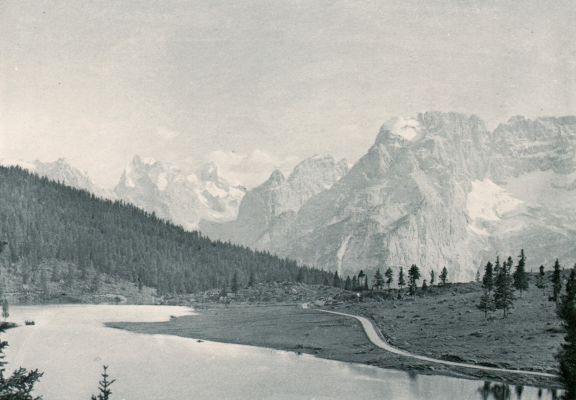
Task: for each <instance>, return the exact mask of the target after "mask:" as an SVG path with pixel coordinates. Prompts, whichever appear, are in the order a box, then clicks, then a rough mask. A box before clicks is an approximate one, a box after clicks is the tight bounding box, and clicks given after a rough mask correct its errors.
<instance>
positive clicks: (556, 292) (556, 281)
mask: <svg viewBox="0 0 576 400" xmlns="http://www.w3.org/2000/svg"><path fill="white" fill-rule="evenodd" d="M561 290H562V268H561V267H560V262H559V261H558V259H556V262H555V263H554V272H552V301H554V302H555V303H558V301H559V300H560V291H561Z"/></svg>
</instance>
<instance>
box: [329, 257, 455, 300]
mask: <svg viewBox="0 0 576 400" xmlns="http://www.w3.org/2000/svg"><path fill="white" fill-rule="evenodd" d="M421 278H422V274H421V272H420V268H419V267H418V266H417V265H416V264H412V265H411V266H410V268H409V269H408V273H407V276H406V274H405V273H404V267H399V268H398V272H397V278H396V279H397V280H396V281H395V280H394V270H393V269H392V267H388V268H386V270H385V271H384V274H382V272H380V268H378V269H377V270H376V273H375V274H374V277H373V279H372V281H370V279H369V277H368V274H367V273H365V272H364V271H363V270H360V272H358V274H354V275H352V277H350V275H347V276H346V279H342V278H341V277H340V276H339V275H338V271H336V272H334V273H333V274H332V278H331V279H330V277H326V278H325V281H324V285H326V286H334V287H337V288H340V289H344V290H350V291H356V292H358V291H382V290H386V289H387V290H390V289H392V285H393V284H394V282H397V284H396V287H397V288H398V289H399V291H398V296H399V297H401V296H402V291H403V290H404V288H405V287H406V286H407V287H408V293H409V294H410V295H415V294H416V291H417V290H418V288H419V286H418V285H419V281H420V279H421ZM406 279H408V281H406ZM439 279H440V281H439V282H438V283H439V284H440V285H446V283H447V282H448V269H447V268H446V267H444V268H442V270H441V272H440V275H439ZM434 284H436V272H435V271H434V270H430V280H429V281H428V280H426V279H423V280H422V284H421V286H420V288H421V289H422V290H424V291H425V290H427V289H428V288H429V287H430V286H434Z"/></svg>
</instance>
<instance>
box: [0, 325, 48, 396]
mask: <svg viewBox="0 0 576 400" xmlns="http://www.w3.org/2000/svg"><path fill="white" fill-rule="evenodd" d="M5 330H6V326H5V325H2V324H0V333H2V332H4V331H5ZM6 347H8V342H5V341H0V399H2V400H4V399H6V400H41V399H42V398H41V397H35V396H33V395H32V391H33V390H34V385H35V384H36V382H38V380H39V379H40V378H41V377H42V375H43V374H42V373H41V372H38V370H36V369H35V370H32V371H28V370H26V369H24V368H18V369H17V370H16V371H14V372H13V373H12V375H10V376H5V373H6V368H5V366H6V364H7V362H6V361H4V349H5V348H6Z"/></svg>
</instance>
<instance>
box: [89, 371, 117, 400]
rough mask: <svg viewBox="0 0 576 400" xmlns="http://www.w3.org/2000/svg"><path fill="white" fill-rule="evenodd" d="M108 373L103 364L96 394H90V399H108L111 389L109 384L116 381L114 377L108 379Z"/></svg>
mask: <svg viewBox="0 0 576 400" xmlns="http://www.w3.org/2000/svg"><path fill="white" fill-rule="evenodd" d="M109 377H110V375H108V366H107V365H104V366H103V372H102V380H101V381H100V382H98V392H99V393H98V396H94V395H92V400H109V399H110V395H111V394H112V391H111V390H110V386H111V385H112V384H113V383H114V382H116V379H112V380H108V378H109Z"/></svg>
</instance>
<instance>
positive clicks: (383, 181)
mask: <svg viewBox="0 0 576 400" xmlns="http://www.w3.org/2000/svg"><path fill="white" fill-rule="evenodd" d="M3 163H4V162H3ZM20 164H22V163H20ZM25 167H26V168H28V169H30V170H33V171H35V172H37V173H38V174H40V175H44V176H48V177H49V178H51V179H53V180H57V181H62V182H64V183H66V184H68V185H70V186H74V187H78V188H82V189H86V190H89V191H91V192H95V193H97V194H100V195H102V196H104V197H112V198H118V199H122V200H124V201H127V202H130V203H133V204H134V205H136V206H138V207H140V208H143V209H145V210H146V211H149V212H154V213H155V214H156V215H157V216H158V217H161V218H164V219H168V220H171V221H173V222H175V223H177V224H179V225H182V226H184V227H185V228H186V229H189V230H191V229H200V230H201V231H202V233H203V234H205V235H207V236H209V237H210V238H213V239H219V240H223V241H231V242H233V243H237V244H241V245H245V246H248V247H252V248H256V249H260V250H266V251H270V252H272V253H274V254H278V255H280V256H284V257H289V258H292V259H295V260H297V261H299V262H303V263H306V264H307V265H314V266H318V267H321V268H324V269H327V270H331V271H338V272H339V274H341V275H346V274H352V273H356V272H358V271H359V270H360V269H363V270H368V271H373V270H375V269H376V268H386V267H388V266H392V267H393V268H394V269H395V270H397V269H398V268H399V267H407V266H410V265H411V264H413V263H415V264H417V265H419V266H420V267H421V268H422V269H423V272H424V275H425V277H427V273H428V272H429V271H430V270H435V271H437V272H438V271H439V270H440V269H441V268H442V267H444V266H446V267H447V268H448V270H449V279H450V280H470V279H473V277H474V275H475V274H476V271H477V270H478V269H479V268H480V267H481V266H483V265H484V264H485V263H486V262H487V261H488V260H493V259H494V257H495V256H496V255H497V254H498V255H500V256H501V257H507V256H508V255H512V256H516V255H517V254H518V253H519V252H520V249H521V248H524V249H525V250H526V253H527V255H528V260H527V262H528V269H533V270H536V269H537V268H538V266H539V265H540V264H544V265H546V266H550V264H551V263H553V261H554V259H555V258H556V257H559V258H560V259H561V260H565V261H566V262H573V261H574V260H575V259H576V246H575V245H574V243H576V117H573V116H568V117H543V118H536V119H527V118H524V117H520V116H518V117H513V118H510V119H509V120H508V121H507V122H506V123H502V124H500V125H498V126H497V127H496V128H495V129H492V130H490V129H488V128H487V127H486V125H485V123H484V122H483V121H482V120H481V119H479V118H478V117H476V116H473V115H465V114H460V113H442V112H426V113H421V114H419V115H417V116H415V117H413V118H401V117H398V118H394V119H392V120H390V121H388V122H387V123H385V124H384V125H383V126H382V128H381V129H380V131H379V132H378V134H377V136H376V139H375V141H374V144H373V145H372V146H371V147H370V148H369V149H368V151H367V153H366V154H365V155H364V156H363V157H361V158H360V159H359V160H358V161H357V162H356V163H355V164H354V165H353V166H351V167H349V165H348V163H347V162H346V161H345V160H341V161H336V160H334V159H333V158H332V157H331V156H314V157H311V158H309V159H306V160H304V161H302V162H301V163H300V164H298V165H297V166H296V167H295V168H294V170H293V171H292V172H291V173H290V174H289V175H288V176H284V174H283V173H282V172H280V171H278V170H276V171H274V172H272V174H271V175H270V177H269V178H268V179H267V180H266V181H265V182H264V183H262V184H261V185H259V186H257V187H255V188H252V189H250V190H247V189H246V188H244V187H241V186H234V185H231V184H229V183H227V181H226V179H225V178H224V177H221V176H220V175H219V173H218V168H217V166H216V165H215V164H206V165H204V166H202V167H201V168H200V169H198V170H192V169H182V168H181V167H175V166H173V165H170V164H166V163H162V162H159V161H155V160H152V159H147V158H141V157H139V156H135V157H134V159H133V160H132V161H131V163H130V164H129V165H128V166H127V168H126V169H125V171H124V173H123V174H122V176H121V178H120V180H119V183H118V184H117V185H116V187H115V188H114V190H113V191H105V190H102V189H99V188H97V187H96V186H94V185H93V184H92V183H91V181H90V179H89V178H88V177H87V175H86V174H84V173H82V172H80V171H78V170H76V169H74V168H73V167H70V166H69V165H67V164H66V163H65V161H63V160H58V161H56V162H54V163H40V162H35V163H31V164H27V165H26V166H25Z"/></svg>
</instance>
